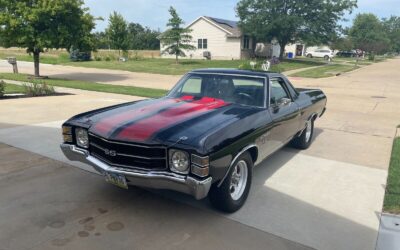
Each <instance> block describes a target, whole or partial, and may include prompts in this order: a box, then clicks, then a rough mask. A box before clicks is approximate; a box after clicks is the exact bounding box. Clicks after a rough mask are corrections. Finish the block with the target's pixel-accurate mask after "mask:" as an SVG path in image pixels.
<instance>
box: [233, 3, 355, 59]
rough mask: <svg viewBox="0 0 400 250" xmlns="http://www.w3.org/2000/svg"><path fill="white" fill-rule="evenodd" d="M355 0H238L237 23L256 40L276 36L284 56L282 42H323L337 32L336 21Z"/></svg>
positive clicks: (353, 5)
mask: <svg viewBox="0 0 400 250" xmlns="http://www.w3.org/2000/svg"><path fill="white" fill-rule="evenodd" d="M356 3H357V1H356V0H331V1H321V0H308V1H299V0H241V1H240V2H239V3H238V4H237V6H236V12H237V15H238V16H239V18H240V22H239V26H240V27H241V28H242V30H243V31H244V32H245V33H246V34H249V35H252V36H254V37H255V38H256V39H257V40H258V41H262V42H265V41H271V40H272V39H274V38H275V39H276V40H277V41H278V43H279V45H280V47H281V49H280V54H279V58H280V59H283V56H284V52H285V46H286V45H287V44H289V43H294V42H298V41H304V42H308V43H309V44H318V43H326V42H328V41H330V40H331V39H332V36H333V35H335V34H336V31H337V30H338V28H339V26H338V24H337V22H338V21H339V20H340V19H341V18H342V16H343V15H344V14H345V12H346V11H349V12H351V10H352V9H353V8H354V7H356Z"/></svg>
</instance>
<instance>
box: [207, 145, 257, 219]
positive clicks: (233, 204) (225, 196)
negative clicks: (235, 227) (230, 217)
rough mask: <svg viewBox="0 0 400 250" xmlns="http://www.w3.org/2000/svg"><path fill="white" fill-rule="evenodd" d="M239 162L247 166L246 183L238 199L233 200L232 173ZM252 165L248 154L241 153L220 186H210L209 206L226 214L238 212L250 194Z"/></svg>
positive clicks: (216, 184)
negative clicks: (243, 162)
mask: <svg viewBox="0 0 400 250" xmlns="http://www.w3.org/2000/svg"><path fill="white" fill-rule="evenodd" d="M240 161H245V162H246V164H247V182H246V184H245V188H244V191H243V193H242V195H241V196H240V198H239V199H237V200H234V199H233V198H232V195H231V181H232V173H233V171H234V170H235V166H236V165H237V164H238V163H239V162H240ZM253 164H254V163H253V160H252V158H251V156H250V154H249V153H248V152H245V153H243V154H242V155H241V156H239V158H238V159H237V160H236V161H235V162H234V164H233V165H232V168H231V169H230V170H229V173H228V176H227V177H226V178H225V180H224V182H223V183H222V185H221V186H220V187H218V183H219V182H216V183H214V184H213V186H211V189H210V193H209V199H210V201H211V204H212V205H213V206H214V207H215V208H216V209H218V210H221V211H223V212H227V213H233V212H236V211H237V210H239V209H240V208H241V207H242V206H243V204H244V203H245V201H246V199H247V196H248V195H249V192H250V187H251V181H252V176H253Z"/></svg>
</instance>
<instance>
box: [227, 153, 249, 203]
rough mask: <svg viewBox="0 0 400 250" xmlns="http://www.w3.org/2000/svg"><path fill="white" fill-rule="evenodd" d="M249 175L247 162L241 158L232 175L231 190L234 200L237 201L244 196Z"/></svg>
mask: <svg viewBox="0 0 400 250" xmlns="http://www.w3.org/2000/svg"><path fill="white" fill-rule="evenodd" d="M247 175H248V170H247V163H246V162H245V161H244V160H241V161H239V162H238V163H237V164H236V165H235V168H234V169H233V172H232V176H231V184H230V187H229V191H230V194H231V197H232V199H233V200H235V201H236V200H239V199H240V198H241V197H242V195H243V193H244V190H245V189H246V184H247Z"/></svg>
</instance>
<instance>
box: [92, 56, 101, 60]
mask: <svg viewBox="0 0 400 250" xmlns="http://www.w3.org/2000/svg"><path fill="white" fill-rule="evenodd" d="M94 59H95V60H96V61H101V60H102V58H101V57H100V56H96V57H95V58H94Z"/></svg>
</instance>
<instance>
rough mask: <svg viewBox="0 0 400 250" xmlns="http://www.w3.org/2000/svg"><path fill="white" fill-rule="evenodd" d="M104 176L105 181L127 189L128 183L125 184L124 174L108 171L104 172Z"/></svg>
mask: <svg viewBox="0 0 400 250" xmlns="http://www.w3.org/2000/svg"><path fill="white" fill-rule="evenodd" d="M104 176H105V179H106V182H108V183H111V184H113V185H115V186H118V187H120V188H125V189H128V184H126V178H125V176H123V175H121V174H115V173H109V172H106V173H105V174H104Z"/></svg>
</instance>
